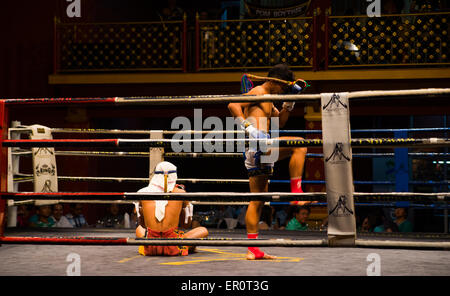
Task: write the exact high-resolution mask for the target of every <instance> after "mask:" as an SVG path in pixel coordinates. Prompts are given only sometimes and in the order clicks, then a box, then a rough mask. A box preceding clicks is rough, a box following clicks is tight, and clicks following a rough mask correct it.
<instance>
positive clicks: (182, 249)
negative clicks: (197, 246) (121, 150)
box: [139, 227, 188, 256]
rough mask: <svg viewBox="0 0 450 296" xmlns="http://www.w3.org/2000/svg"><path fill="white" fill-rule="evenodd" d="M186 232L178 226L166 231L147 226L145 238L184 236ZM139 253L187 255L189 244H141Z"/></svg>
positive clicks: (149, 254)
mask: <svg viewBox="0 0 450 296" xmlns="http://www.w3.org/2000/svg"><path fill="white" fill-rule="evenodd" d="M183 234H184V232H183V231H181V230H178V229H177V228H176V227H174V228H171V229H169V230H166V231H154V230H152V229H150V228H147V236H146V237H145V238H182V237H183ZM139 254H141V255H144V256H187V255H188V247H187V246H140V247H139Z"/></svg>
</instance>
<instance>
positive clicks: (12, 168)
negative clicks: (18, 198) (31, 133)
mask: <svg viewBox="0 0 450 296" xmlns="http://www.w3.org/2000/svg"><path fill="white" fill-rule="evenodd" d="M20 125H21V124H20V121H13V122H11V128H17V127H19V126H20ZM8 139H12V140H18V139H20V134H19V133H17V132H12V131H11V129H8ZM13 150H16V149H14V148H8V180H7V183H8V185H7V188H8V191H9V192H18V191H19V183H17V182H16V183H14V175H16V174H19V164H20V156H19V155H13V153H12V152H13ZM10 201H12V202H14V201H13V200H7V204H9V202H10ZM7 211H8V222H7V227H17V206H15V205H12V206H8V210H7Z"/></svg>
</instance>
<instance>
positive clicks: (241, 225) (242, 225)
mask: <svg viewBox="0 0 450 296" xmlns="http://www.w3.org/2000/svg"><path fill="white" fill-rule="evenodd" d="M246 214H247V206H242V207H241V208H240V209H239V215H238V217H237V219H238V228H245V215H246Z"/></svg>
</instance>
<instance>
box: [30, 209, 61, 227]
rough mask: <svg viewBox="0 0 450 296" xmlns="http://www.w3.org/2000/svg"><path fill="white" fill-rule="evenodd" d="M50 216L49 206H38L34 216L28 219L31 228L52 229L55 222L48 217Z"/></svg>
mask: <svg viewBox="0 0 450 296" xmlns="http://www.w3.org/2000/svg"><path fill="white" fill-rule="evenodd" d="M51 214H52V209H51V208H50V206H40V207H38V209H37V211H36V214H35V215H33V216H31V218H30V226H31V227H53V226H54V225H55V220H53V219H52V218H51V217H50V215H51Z"/></svg>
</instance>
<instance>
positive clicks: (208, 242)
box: [0, 237, 450, 249]
mask: <svg viewBox="0 0 450 296" xmlns="http://www.w3.org/2000/svg"><path fill="white" fill-rule="evenodd" d="M0 243H2V244H33V245H36V244H44V245H116V246H119V245H121V246H124V245H126V246H130V245H132V246H141V245H147V246H148V245H153V246H178V245H185V246H233V247H235V246H245V247H248V246H255V247H328V246H332V245H329V243H328V241H327V240H325V239H321V240H291V239H266V240H264V239H232V238H202V239H198V238H196V239H187V238H173V239H171V238H169V239H159V238H151V239H134V238H122V237H0ZM353 247H360V248H374V247H376V248H401V249H450V242H447V241H439V242H424V241H381V240H362V239H356V240H355V244H354V246H353Z"/></svg>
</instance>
